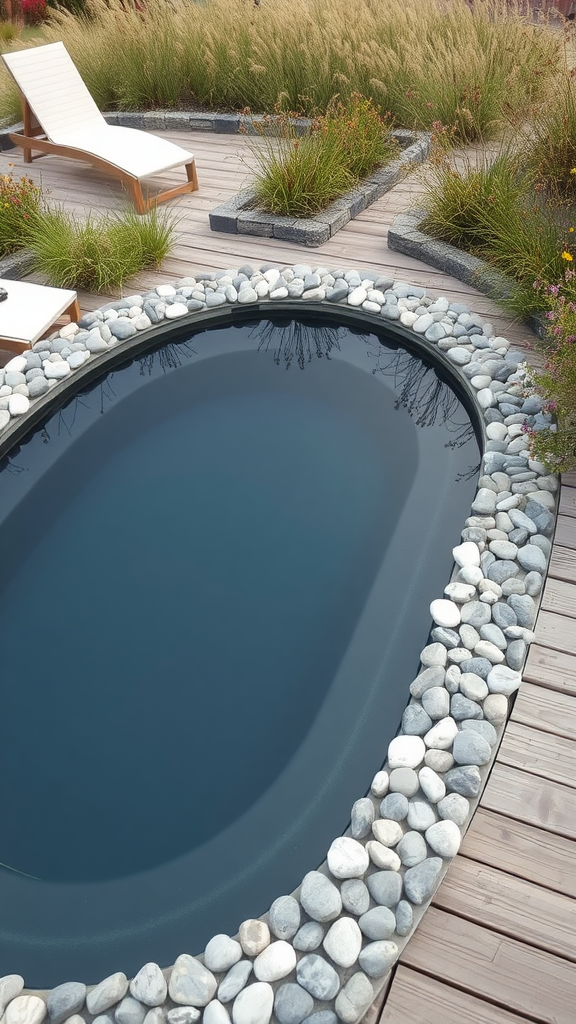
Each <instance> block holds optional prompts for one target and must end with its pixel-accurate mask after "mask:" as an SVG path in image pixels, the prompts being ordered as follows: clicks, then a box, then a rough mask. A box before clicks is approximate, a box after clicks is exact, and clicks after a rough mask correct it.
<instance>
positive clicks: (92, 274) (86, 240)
mask: <svg viewBox="0 0 576 1024" xmlns="http://www.w3.org/2000/svg"><path fill="white" fill-rule="evenodd" d="M28 224H29V227H28V230H27V233H26V246H27V247H28V248H29V249H31V251H32V252H33V254H34V257H35V269H36V270H37V271H40V272H41V273H43V274H46V276H47V277H48V279H49V281H50V283H51V284H53V285H55V286H57V287H60V288H76V289H78V288H82V289H85V290H86V291H93V292H100V291H106V290H109V289H111V288H116V287H118V286H119V285H121V284H122V282H123V281H125V280H126V279H127V278H129V277H132V276H133V275H134V274H136V273H138V271H140V270H144V269H146V268H148V267H150V268H151V267H157V266H159V265H160V263H161V262H162V260H163V259H164V258H165V257H166V256H167V255H168V253H169V252H170V251H171V249H172V246H173V244H174V243H173V238H174V227H173V225H172V224H171V223H170V221H169V220H168V216H167V214H166V212H165V211H163V212H162V213H159V212H158V210H157V209H154V210H152V211H151V212H150V213H148V214H146V216H144V217H139V216H138V215H137V214H136V213H135V212H134V211H133V210H131V209H129V210H126V211H125V212H122V213H116V214H114V213H113V214H110V215H108V216H107V217H95V216H90V217H88V219H87V220H86V221H81V220H79V219H78V218H77V217H75V216H74V215H73V214H69V213H66V212H65V211H64V209H63V208H56V209H52V210H49V209H44V210H41V211H40V212H39V213H38V214H36V215H35V216H34V217H33V218H31V219H30V221H29V222H28Z"/></svg>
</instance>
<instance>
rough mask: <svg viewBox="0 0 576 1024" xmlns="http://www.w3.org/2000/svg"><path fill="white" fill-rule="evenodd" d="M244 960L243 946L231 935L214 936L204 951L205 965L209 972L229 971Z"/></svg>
mask: <svg viewBox="0 0 576 1024" xmlns="http://www.w3.org/2000/svg"><path fill="white" fill-rule="evenodd" d="M241 958H242V946H241V945H240V943H239V942H236V940H235V939H231V938H230V936H229V935H214V937H213V938H211V939H210V941H209V943H208V944H207V946H206V949H205V950H204V965H205V967H207V968H208V970H209V971H228V970H229V969H230V968H231V967H233V966H234V964H237V963H238V961H239V960H240V959H241Z"/></svg>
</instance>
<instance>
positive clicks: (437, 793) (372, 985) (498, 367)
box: [0, 263, 558, 1024]
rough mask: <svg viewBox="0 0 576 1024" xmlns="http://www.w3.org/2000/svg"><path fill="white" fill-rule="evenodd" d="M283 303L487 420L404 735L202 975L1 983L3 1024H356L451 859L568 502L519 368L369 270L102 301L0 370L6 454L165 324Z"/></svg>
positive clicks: (181, 965)
mask: <svg viewBox="0 0 576 1024" xmlns="http://www.w3.org/2000/svg"><path fill="white" fill-rule="evenodd" d="M290 299H293V300H300V301H301V302H303V303H305V304H311V306H310V305H308V308H316V309H319V308H320V309H322V308H324V309H326V310H327V311H328V310H329V311H330V312H331V313H334V312H335V311H336V310H337V309H338V307H341V308H348V309H349V310H350V309H351V310H352V311H354V310H355V311H356V312H358V313H360V314H362V313H365V314H367V322H368V323H375V322H377V321H378V318H380V317H381V318H382V321H383V323H384V325H386V324H389V323H390V324H394V323H395V324H396V325H397V326H400V327H402V328H404V329H405V330H406V332H407V333H408V332H412V333H413V334H414V335H415V336H417V337H418V338H419V339H420V340H421V343H422V348H423V349H426V350H428V351H430V350H433V349H436V350H437V353H438V356H439V357H440V358H441V359H442V361H443V362H444V363H446V362H447V363H448V364H449V365H451V366H452V367H453V368H454V370H455V371H456V372H459V373H460V374H462V380H463V382H465V387H466V390H467V392H468V393H469V394H474V395H475V402H476V405H477V408H478V410H479V412H480V415H481V417H482V419H483V422H484V437H485V450H484V455H483V461H482V470H481V476H480V479H479V481H478V490H477V493H476V497H475V499H474V501H473V503H472V508H471V516H470V517H469V518H468V519H466V521H465V526H464V529H463V531H462V535H461V543H459V544H458V545H457V546H456V547H455V548H454V549H453V552H452V553H453V557H454V561H455V566H454V570H453V574H452V579H451V581H450V582H449V583H448V585H447V586H446V587H445V590H444V596H443V597H442V598H439V599H438V600H435V601H433V602H432V604H431V606H430V611H431V615H432V619H433V623H434V625H433V628H432V633H431V638H430V639H431V642H430V643H429V644H427V646H426V647H424V649H423V650H422V652H421V655H420V662H421V664H420V670H419V673H418V675H417V677H416V678H415V679H414V680H413V682H412V683H411V685H410V703H409V704H408V706H407V707H406V709H405V711H404V713H403V716H402V723H401V728H400V733H399V735H398V736H396V738H395V739H393V740H392V741H391V743H390V744H389V747H388V751H387V760H386V763H385V767H384V768H383V769H381V770H380V771H378V772H376V775H375V776H374V779H373V782H372V786H371V790H370V793H369V795H368V796H363V797H361V798H360V799H358V800H357V801H356V802H355V804H354V806H353V808H352V812H351V825H350V828H349V830H348V832H347V834H346V835H344V836H341V837H338V838H337V839H335V840H334V842H333V843H332V845H331V846H330V849H329V851H328V854H327V859H326V861H325V862H324V863H323V864H322V865H321V866H320V868H319V869H318V870H315V871H310V872H309V873H308V874H307V875H306V876H305V878H304V879H303V882H302V884H301V886H300V887H299V888H298V889H297V890H296V891H295V892H294V893H293V894H292V895H285V896H280V897H279V898H278V899H276V900H275V901H274V903H273V904H272V906H271V908H270V910H269V912H268V913H267V914H266V915H264V917H263V918H261V919H259V920H255V919H254V920H248V921H245V922H243V923H242V924H241V926H240V929H239V934H238V936H237V937H236V938H232V937H230V936H227V935H217V936H214V938H212V939H211V940H210V941H209V943H208V944H207V946H206V949H205V950H204V953H203V954H202V955H201V956H199V957H193V956H191V955H189V954H188V953H183V954H182V955H181V956H179V957H178V959H177V960H176V963H175V964H174V966H173V967H172V968H171V969H168V970H166V971H162V970H161V969H160V967H159V966H158V965H156V964H146V965H145V966H144V967H142V969H141V970H140V971H139V972H138V974H137V975H136V976H135V978H133V979H132V980H131V981H130V982H129V981H128V979H127V978H126V976H125V975H124V974H123V973H121V972H120V973H116V974H113V975H111V976H110V977H108V978H106V979H104V980H103V981H101V982H100V983H99V984H98V985H96V986H94V987H92V988H91V989H90V990H87V988H86V986H85V985H84V984H82V983H81V982H67V983H64V984H62V985H59V986H57V987H56V988H54V989H52V990H51V991H50V992H48V993H43V994H42V995H39V994H34V993H26V992H25V991H24V980H23V978H21V977H20V976H19V975H8V976H6V977H4V978H2V979H0V1017H1V1016H2V1014H4V1020H3V1024H41V1022H42V1021H44V1019H45V1017H46V1016H48V1018H49V1021H50V1024H63V1022H65V1021H66V1022H67V1024H85V1022H91V1021H93V1020H96V1021H97V1022H98V1024H165V1022H167V1024H195V1022H199V1021H200V1019H201V1018H202V1021H203V1024H230V1020H232V1022H233V1024H269V1022H270V1021H271V1020H274V1021H276V1022H278V1024H337V1022H338V1021H341V1022H342V1024H357V1022H358V1021H360V1020H361V1018H362V1016H363V1015H364V1014H365V1012H366V1011H367V1009H368V1008H369V1006H370V1004H371V1003H372V1002H373V1000H374V999H375V997H376V995H377V994H378V991H379V990H380V988H381V987H382V985H383V984H384V979H385V976H386V974H387V973H388V972H389V970H390V968H391V967H392V966H393V964H394V963H395V961H396V960H397V958H398V956H399V953H400V951H401V949H402V948H403V946H404V945H405V944H406V942H407V941H408V939H409V937H410V935H411V934H412V933H413V931H414V928H415V927H416V925H417V923H418V920H419V918H420V917H421V915H422V913H423V912H424V911H425V909H426V907H427V906H428V904H429V902H430V900H431V898H432V896H433V894H434V892H435V890H436V888H437V886H438V884H439V882H440V880H441V878H442V877H443V875H444V873H445V871H446V870H447V868H448V866H449V863H450V861H451V859H452V858H453V857H454V856H455V855H456V853H457V852H458V849H459V847H460V843H461V839H462V835H463V833H464V832H465V830H466V827H467V825H468V823H469V820H470V817H471V814H472V811H473V809H474V807H475V806H476V803H477V801H478V798H479V795H480V793H481V790H482V788H483V785H484V782H485V779H486V776H487V773H488V771H489V768H490V765H491V763H492V761H493V759H494V756H495V753H496V749H497V745H498V742H499V738H500V736H501V734H502V731H503V728H504V724H505V722H506V718H507V715H508V711H509V703H510V698H511V697H512V696H513V694H514V693H515V691H516V690H517V688H518V686H519V685H520V682H521V670H522V667H523V664H524V661H525V658H526V653H527V647H528V644H529V643H530V642H531V641H532V640H533V639H534V634H533V633H532V626H533V625H534V622H535V618H536V613H537V603H538V599H539V595H540V593H541V589H542V586H543V581H544V577H545V573H546V568H547V563H548V558H549V555H550V550H551V541H550V537H551V535H552V533H553V530H554V524H555V509H556V492H557V489H558V479H557V477H556V476H554V475H549V474H547V473H546V471H545V469H544V467H543V466H542V465H541V464H539V463H537V462H533V461H532V460H531V459H530V456H529V453H528V450H527V439H526V434H525V433H524V428H525V425H526V424H528V425H529V426H531V427H533V428H535V429H538V428H542V427H544V426H545V425H547V424H548V423H549V417H548V415H547V414H546V413H545V412H543V411H542V401H541V399H539V398H538V397H537V396H534V395H529V396H528V397H526V393H525V391H524V369H523V356H522V354H521V353H515V352H513V351H510V349H509V342H508V341H507V340H506V339H505V338H502V337H496V336H495V333H494V329H493V327H492V325H491V324H489V323H485V322H483V321H482V320H481V319H479V318H478V317H476V316H474V315H473V314H471V313H470V311H469V309H468V307H467V306H464V305H462V304H459V303H455V302H450V301H449V300H448V299H446V298H438V299H436V300H433V299H432V298H430V297H429V296H427V295H426V291H425V289H424V288H421V287H418V286H415V285H410V284H407V283H404V282H400V281H391V280H389V279H386V278H384V277H382V276H380V275H378V274H377V273H375V272H369V271H365V270H362V271H349V270H348V271H344V270H328V268H325V267H315V268H313V267H312V266H308V265H303V264H297V265H294V266H281V267H278V266H276V265H274V264H270V263H268V264H264V265H263V266H262V267H261V268H260V269H259V270H257V271H255V270H254V268H253V267H252V266H249V265H245V266H243V267H240V269H239V270H231V271H219V272H217V273H201V274H197V275H196V277H195V278H184V279H182V280H180V281H177V282H176V284H175V285H174V286H172V285H159V286H158V287H157V288H155V289H153V290H152V291H150V292H148V293H146V294H145V295H132V296H129V297H127V298H124V299H120V300H116V301H114V302H109V303H107V304H106V305H104V306H102V307H101V308H100V309H98V310H95V311H94V312H92V313H88V314H86V315H85V316H84V317H82V319H81V320H80V322H79V324H70V325H67V326H66V327H64V328H62V329H61V330H60V331H59V332H58V333H57V334H54V335H52V337H51V338H50V339H47V340H43V341H40V342H37V343H36V345H35V346H34V348H33V349H32V350H28V351H26V352H25V353H23V354H22V355H18V356H16V357H15V358H13V359H11V360H10V361H9V363H8V364H7V366H6V367H5V368H4V370H0V431H1V432H0V450H2V449H6V450H8V449H9V447H10V445H11V444H13V443H14V442H15V440H16V439H17V438H18V437H19V436H21V434H22V433H23V432H24V430H27V429H29V425H30V424H32V423H33V422H34V421H35V420H37V419H38V418H39V416H41V415H42V414H43V411H44V408H45V407H46V406H47V405H48V404H49V402H50V399H51V397H52V396H50V395H49V392H51V391H54V392H55V394H58V393H62V394H64V393H65V391H66V389H67V386H68V381H69V380H70V379H71V378H73V377H74V372H75V371H80V372H79V377H81V376H83V375H85V374H86V373H87V371H88V367H90V368H92V367H93V366H94V367H95V368H96V372H97V370H98V368H102V369H105V367H106V361H107V360H111V358H112V356H111V353H112V352H114V355H116V354H117V352H118V351H126V350H127V349H130V348H131V347H132V346H133V345H134V344H136V341H132V340H131V339H137V340H138V339H139V336H142V337H143V338H144V337H146V338H147V339H148V340H149V341H150V340H151V338H152V337H155V336H156V335H157V334H158V327H156V326H155V325H160V324H163V325H164V327H165V328H166V327H167V326H168V324H167V321H172V320H173V321H174V325H176V324H180V325H182V324H190V326H191V327H192V326H195V325H198V323H200V322H202V320H203V319H204V320H205V319H206V311H214V312H215V313H217V312H218V310H220V312H230V309H231V308H232V307H234V306H235V305H236V304H238V305H241V306H246V307H248V308H250V306H253V308H255V309H256V308H258V309H259V311H260V312H262V313H263V315H265V312H266V306H267V304H268V303H270V305H271V307H273V306H274V303H275V302H276V303H278V302H280V301H282V302H283V303H284V306H286V304H287V303H288V301H289V300H290ZM298 305H299V303H298ZM294 308H295V309H296V308H297V306H295V307H294ZM304 308H306V306H305V307H304ZM117 347H118V348H117ZM85 364H88V367H87V369H86V370H84V371H81V367H83V366H84V365H85ZM43 396H45V397H43ZM252 973H253V977H251V975H252ZM273 1014H274V1016H272V1015H273Z"/></svg>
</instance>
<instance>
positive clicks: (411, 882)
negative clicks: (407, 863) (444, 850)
mask: <svg viewBox="0 0 576 1024" xmlns="http://www.w3.org/2000/svg"><path fill="white" fill-rule="evenodd" d="M442 866H443V863H442V858H441V857H428V859H427V860H424V861H422V863H421V864H416V866H415V867H413V868H408V870H407V871H406V873H405V875H404V891H405V893H406V896H407V897H408V899H409V900H410V902H411V903H414V904H415V905H416V906H417V907H419V906H421V905H422V904H423V903H426V901H427V900H429V899H430V897H431V895H432V893H433V892H434V890H435V888H436V883H437V881H438V876H439V874H440V872H441V870H442Z"/></svg>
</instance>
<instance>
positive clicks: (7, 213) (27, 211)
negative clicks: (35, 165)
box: [0, 171, 41, 257]
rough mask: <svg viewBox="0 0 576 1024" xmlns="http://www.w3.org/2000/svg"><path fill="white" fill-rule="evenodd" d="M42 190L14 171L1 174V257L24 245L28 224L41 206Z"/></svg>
mask: <svg viewBox="0 0 576 1024" xmlns="http://www.w3.org/2000/svg"><path fill="white" fill-rule="evenodd" d="M40 200H41V190H40V188H39V187H38V186H37V185H35V184H34V182H33V181H32V180H31V179H30V178H27V177H25V176H23V177H21V178H15V177H14V173H13V171H10V172H9V173H8V174H0V257H2V256H8V255H9V254H10V253H13V252H16V250H17V249H20V248H21V247H22V238H23V236H24V234H25V231H26V228H27V225H28V224H29V223H30V220H31V218H32V217H34V216H35V215H36V214H37V213H38V210H39V208H40Z"/></svg>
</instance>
